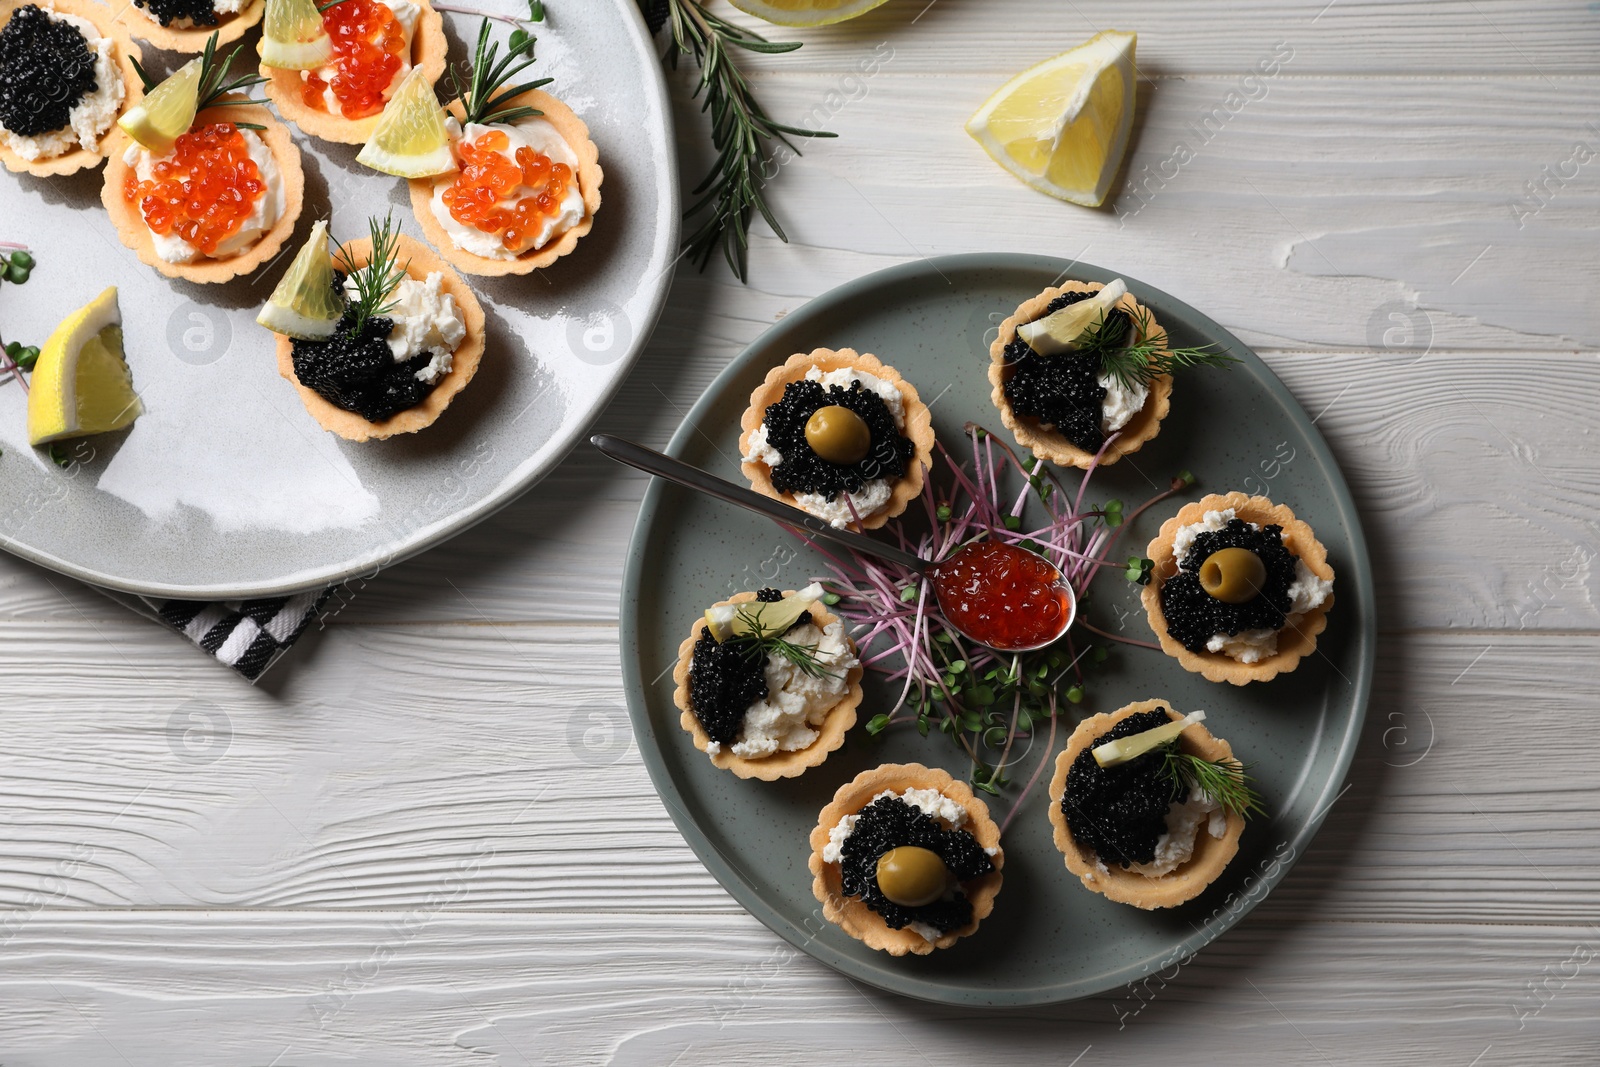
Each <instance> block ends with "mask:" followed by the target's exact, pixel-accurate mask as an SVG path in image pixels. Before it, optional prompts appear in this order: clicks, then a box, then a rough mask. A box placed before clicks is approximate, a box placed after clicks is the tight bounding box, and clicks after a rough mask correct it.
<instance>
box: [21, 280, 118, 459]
mask: <svg viewBox="0 0 1600 1067" xmlns="http://www.w3.org/2000/svg"><path fill="white" fill-rule="evenodd" d="M31 384H32V388H31V389H29V391H28V442H29V443H30V444H35V445H43V444H48V443H50V442H51V441H60V440H62V439H64V438H68V437H87V436H88V435H89V434H94V433H106V432H108V431H110V430H120V429H122V428H123V427H124V426H127V425H128V424H129V423H131V422H133V420H134V419H137V418H138V417H139V416H140V415H141V414H142V413H143V412H144V408H142V407H141V406H140V404H139V397H138V395H137V394H136V393H134V391H133V379H132V377H131V376H130V375H129V374H128V365H127V364H126V363H124V362H123V359H122V313H121V312H120V311H119V310H118V308H117V289H116V286H112V287H111V288H110V289H107V290H106V291H105V292H103V293H101V294H100V295H99V296H97V297H95V298H94V299H93V300H92V301H90V302H89V303H88V304H85V305H84V306H83V307H81V308H79V309H78V310H77V311H74V312H73V313H72V314H71V315H68V316H67V317H66V319H65V320H63V322H62V323H61V325H60V326H57V327H56V329H55V332H54V333H52V334H51V335H50V339H49V340H48V341H46V342H45V343H44V347H43V348H41V349H40V350H39V362H38V363H36V364H35V365H34V368H33V382H32V383H31Z"/></svg>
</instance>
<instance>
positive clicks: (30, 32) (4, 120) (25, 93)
mask: <svg viewBox="0 0 1600 1067" xmlns="http://www.w3.org/2000/svg"><path fill="white" fill-rule="evenodd" d="M94 62H95V56H94V53H93V52H91V51H89V42H88V41H86V40H85V39H84V36H83V34H82V33H80V32H79V31H78V28H77V27H76V26H74V25H72V24H71V23H70V22H67V21H65V20H64V19H53V18H51V17H50V15H49V14H48V13H47V12H46V11H45V10H44V9H43V8H41V7H39V6H38V5H37V4H29V5H28V6H27V7H22V8H18V9H17V11H16V14H14V15H12V16H11V21H9V22H7V23H6V26H5V29H3V30H0V126H4V127H5V128H6V129H8V130H10V131H11V132H12V133H14V134H17V135H18V136H20V137H37V136H38V135H39V134H41V133H49V132H50V131H52V130H60V129H64V128H65V127H66V126H67V125H68V124H69V123H70V122H71V113H72V109H73V108H74V107H76V106H77V104H78V101H80V100H82V99H83V98H84V97H85V96H87V95H88V94H90V93H92V92H94V91H95V90H96V89H98V88H99V83H98V82H97V81H96V79H95V76H94Z"/></svg>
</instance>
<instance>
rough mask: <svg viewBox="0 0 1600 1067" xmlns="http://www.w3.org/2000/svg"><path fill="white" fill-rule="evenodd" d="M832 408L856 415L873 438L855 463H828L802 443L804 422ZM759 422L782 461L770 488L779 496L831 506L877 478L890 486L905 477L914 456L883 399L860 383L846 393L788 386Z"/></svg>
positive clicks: (808, 384) (835, 387) (808, 385)
mask: <svg viewBox="0 0 1600 1067" xmlns="http://www.w3.org/2000/svg"><path fill="white" fill-rule="evenodd" d="M831 404H836V405H838V406H839V407H843V408H849V409H850V410H851V411H853V412H855V413H856V414H857V415H859V416H860V417H861V421H862V422H864V423H866V425H867V430H868V432H869V433H870V434H871V435H872V447H870V448H869V449H868V450H867V454H866V455H865V456H864V457H862V459H861V461H860V462H859V463H850V464H843V463H830V462H828V461H827V460H825V459H823V458H822V457H821V456H819V455H817V454H816V453H815V452H813V451H812V450H811V446H810V445H809V444H807V443H806V420H808V419H810V418H811V416H812V415H814V414H815V413H816V411H817V409H818V408H823V407H827V406H829V405H831ZM762 418H763V421H764V422H765V423H766V426H767V443H768V444H770V445H771V446H772V447H773V448H775V449H777V451H778V454H779V455H781V456H782V457H783V462H782V463H780V464H778V465H777V466H775V467H773V468H772V484H773V486H774V488H776V489H777V490H778V491H779V492H781V493H816V494H818V495H820V496H822V497H825V498H827V499H830V500H831V499H833V498H834V497H836V496H838V495H839V494H840V493H841V492H844V493H856V492H860V490H861V487H862V486H863V485H865V484H866V483H867V482H869V481H871V480H873V479H875V478H887V479H889V480H890V481H893V480H894V479H896V478H898V477H900V476H901V475H902V474H904V473H905V472H906V464H907V463H908V462H909V461H910V459H911V453H912V451H913V450H914V449H913V446H912V444H911V442H910V441H909V440H908V439H907V438H905V437H902V436H901V435H900V430H899V428H898V427H897V426H895V424H894V415H893V413H891V412H890V411H889V405H888V404H885V403H884V402H883V397H881V396H879V395H878V394H877V393H874V392H873V391H872V390H870V389H865V388H863V387H862V385H861V383H860V382H851V383H850V386H849V388H845V387H843V386H838V385H830V386H827V387H826V388H824V387H823V385H822V383H821V382H810V381H798V382H790V383H789V384H788V385H787V386H785V387H784V390H783V399H782V400H779V401H778V402H777V403H776V404H771V405H769V406H768V407H767V410H766V413H765V415H763V417H762Z"/></svg>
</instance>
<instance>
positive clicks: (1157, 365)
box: [1075, 307, 1239, 389]
mask: <svg viewBox="0 0 1600 1067" xmlns="http://www.w3.org/2000/svg"><path fill="white" fill-rule="evenodd" d="M1132 318H1133V323H1132V327H1133V329H1132V331H1131V332H1134V333H1135V334H1136V336H1138V337H1140V338H1143V340H1137V341H1134V342H1133V343H1131V344H1129V343H1126V342H1127V341H1128V335H1129V333H1130V325H1129V321H1128V319H1126V318H1124V317H1123V316H1122V315H1115V316H1112V315H1105V316H1102V317H1101V318H1100V321H1099V322H1097V323H1095V324H1094V325H1093V326H1091V327H1089V328H1088V329H1087V330H1085V331H1084V332H1083V334H1082V335H1081V336H1080V337H1079V338H1078V340H1077V342H1076V345H1075V350H1076V351H1077V352H1079V353H1087V354H1090V355H1097V356H1099V358H1100V372H1101V373H1102V374H1109V375H1111V376H1112V377H1113V378H1115V379H1117V381H1119V382H1121V383H1122V385H1123V386H1124V387H1126V388H1129V389H1131V388H1134V387H1135V386H1141V385H1143V386H1147V385H1149V384H1150V383H1151V382H1153V381H1155V380H1156V379H1157V378H1159V377H1161V376H1162V375H1164V374H1171V373H1172V372H1173V371H1175V370H1178V369H1180V368H1183V367H1225V366H1228V365H1229V364H1232V363H1237V362H1239V360H1238V359H1237V358H1236V357H1234V356H1230V355H1228V354H1227V353H1226V352H1218V351H1214V346H1213V345H1202V346H1201V347H1199V348H1168V347H1167V346H1166V344H1165V341H1166V337H1165V335H1161V336H1159V337H1157V338H1152V337H1151V336H1150V334H1151V329H1150V326H1151V319H1150V312H1149V311H1148V310H1146V309H1145V308H1142V307H1141V308H1139V309H1137V310H1136V311H1135V312H1134V313H1133V315H1132Z"/></svg>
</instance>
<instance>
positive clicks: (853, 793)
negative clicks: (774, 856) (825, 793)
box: [809, 763, 1005, 956]
mask: <svg viewBox="0 0 1600 1067" xmlns="http://www.w3.org/2000/svg"><path fill="white" fill-rule="evenodd" d="M810 844H811V859H810V861H809V865H810V869H811V874H812V883H811V891H812V893H813V894H814V895H815V896H816V898H817V900H818V901H820V902H821V904H822V913H823V916H824V917H825V918H827V919H828V921H830V922H832V923H835V924H837V925H838V926H839V927H840V928H841V929H843V930H844V931H845V933H847V934H849V935H850V936H851V937H853V938H855V939H856V940H858V941H860V942H862V943H863V944H865V945H867V947H869V948H874V949H878V950H879V951H882V952H887V953H889V954H890V955H891V956H904V955H906V954H907V953H912V954H915V955H918V956H926V955H928V954H929V953H931V952H932V951H933V950H934V949H940V948H949V947H950V946H952V945H954V944H955V943H956V942H957V941H958V940H960V939H961V938H963V937H966V936H968V935H970V934H973V933H976V932H977V929H978V924H979V923H980V922H981V921H982V920H983V919H985V918H987V917H988V915H989V914H990V913H991V912H993V911H994V901H995V897H996V896H997V895H998V894H999V892H1000V883H1001V868H1003V867H1004V866H1005V853H1004V852H1003V851H1002V850H1001V848H1000V828H999V827H998V826H997V825H996V824H995V821H994V820H993V819H992V818H990V816H989V808H988V806H987V805H986V804H984V802H983V801H982V800H979V799H978V798H977V797H976V796H974V795H973V792H972V790H971V789H970V788H968V787H967V785H966V784H965V783H964V782H958V781H956V780H955V779H953V778H951V777H950V775H949V774H947V773H945V772H944V771H942V770H939V769H937V768H930V767H925V766H923V765H922V764H920V763H887V764H884V765H883V766H881V767H877V768H875V769H873V770H868V771H863V772H861V773H860V774H858V775H856V777H855V778H854V779H853V780H852V781H850V782H848V783H846V784H845V785H842V786H840V787H839V790H838V791H837V792H836V793H834V795H833V800H832V801H831V802H830V803H829V804H828V806H827V807H825V808H823V809H822V813H821V815H819V816H818V818H817V825H816V828H815V829H813V830H812V831H811V838H810Z"/></svg>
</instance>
